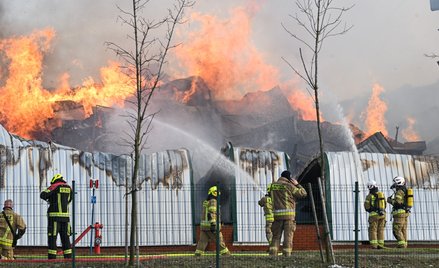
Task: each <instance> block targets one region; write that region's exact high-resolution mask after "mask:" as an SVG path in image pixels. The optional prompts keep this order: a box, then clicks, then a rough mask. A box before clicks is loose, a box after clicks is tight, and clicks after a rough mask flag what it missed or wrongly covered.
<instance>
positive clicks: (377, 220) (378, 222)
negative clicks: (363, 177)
mask: <svg viewBox="0 0 439 268" xmlns="http://www.w3.org/2000/svg"><path fill="white" fill-rule="evenodd" d="M367 188H368V189H369V194H368V195H367V196H366V200H365V201H364V209H365V210H366V211H367V212H369V242H370V245H371V246H372V248H373V249H383V248H384V228H385V227H386V200H385V197H384V193H383V192H380V191H378V187H377V183H376V181H370V182H368V183H367Z"/></svg>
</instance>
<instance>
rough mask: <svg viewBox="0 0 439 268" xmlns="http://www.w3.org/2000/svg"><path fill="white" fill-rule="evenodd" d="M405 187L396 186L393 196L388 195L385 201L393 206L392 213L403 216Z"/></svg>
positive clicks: (404, 210)
mask: <svg viewBox="0 0 439 268" xmlns="http://www.w3.org/2000/svg"><path fill="white" fill-rule="evenodd" d="M405 197H406V188H405V187H398V188H396V192H395V194H394V196H393V197H391V196H389V198H387V202H388V203H389V204H391V205H392V206H393V209H392V215H393V216H395V215H401V216H404V215H405V213H406V204H405V200H406V198H405Z"/></svg>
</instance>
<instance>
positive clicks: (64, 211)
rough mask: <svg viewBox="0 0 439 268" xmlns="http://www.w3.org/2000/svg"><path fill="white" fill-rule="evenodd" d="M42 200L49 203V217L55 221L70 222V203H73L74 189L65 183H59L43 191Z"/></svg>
mask: <svg viewBox="0 0 439 268" xmlns="http://www.w3.org/2000/svg"><path fill="white" fill-rule="evenodd" d="M40 198H41V199H43V200H46V201H47V202H49V208H48V209H47V216H48V217H49V218H51V219H53V220H55V221H59V222H69V221H70V213H69V203H70V202H71V201H72V188H70V186H69V185H68V184H67V183H66V182H65V181H57V182H55V183H53V184H52V185H50V187H48V188H47V189H46V190H44V191H42V192H41V194H40Z"/></svg>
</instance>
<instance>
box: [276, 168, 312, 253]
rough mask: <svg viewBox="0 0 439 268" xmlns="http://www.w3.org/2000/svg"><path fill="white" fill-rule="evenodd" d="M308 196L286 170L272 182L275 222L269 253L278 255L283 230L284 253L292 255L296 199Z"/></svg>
mask: <svg viewBox="0 0 439 268" xmlns="http://www.w3.org/2000/svg"><path fill="white" fill-rule="evenodd" d="M306 196H307V193H306V191H305V189H304V188H303V187H302V186H301V185H300V184H299V183H298V182H297V180H295V179H293V178H292V177H291V173H290V172H289V171H288V170H285V171H283V172H282V173H281V177H280V178H279V179H278V180H277V181H276V182H275V183H273V184H271V198H272V200H273V215H274V222H273V225H272V228H271V230H272V232H273V239H272V241H271V243H270V249H269V254H270V255H273V256H277V252H278V249H279V246H280V240H281V237H282V232H283V235H284V241H283V248H282V254H283V256H290V255H291V252H292V250H293V237H294V231H295V230H296V220H295V216H296V202H297V201H296V200H297V199H299V198H304V197H306Z"/></svg>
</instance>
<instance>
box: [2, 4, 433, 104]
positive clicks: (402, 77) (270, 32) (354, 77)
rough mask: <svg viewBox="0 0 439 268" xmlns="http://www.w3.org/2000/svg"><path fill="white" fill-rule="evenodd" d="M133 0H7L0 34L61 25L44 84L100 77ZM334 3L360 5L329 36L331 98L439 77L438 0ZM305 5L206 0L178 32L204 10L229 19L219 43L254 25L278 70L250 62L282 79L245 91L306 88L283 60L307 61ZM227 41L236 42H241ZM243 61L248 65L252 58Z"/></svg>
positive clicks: (323, 78)
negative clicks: (301, 14) (302, 39)
mask: <svg viewBox="0 0 439 268" xmlns="http://www.w3.org/2000/svg"><path fill="white" fill-rule="evenodd" d="M130 2H131V1H116V0H93V1H89V0H33V1H28V0H14V1H1V2H0V29H1V30H0V38H10V37H14V36H20V35H29V34H30V33H32V31H35V30H39V29H44V28H47V27H51V28H53V29H54V31H55V32H56V37H55V38H54V40H53V43H52V45H51V49H50V51H48V52H47V54H46V55H45V61H44V74H43V84H44V85H45V87H47V88H55V87H57V84H59V83H60V82H59V77H60V76H61V74H62V73H64V72H68V73H69V74H70V83H71V85H73V86H74V85H75V84H80V83H81V82H82V81H83V80H84V79H86V78H88V77H96V78H97V79H98V77H99V68H100V67H102V66H105V65H106V64H107V62H108V60H109V59H112V58H114V57H115V56H114V53H113V52H112V51H110V50H108V48H107V47H106V46H105V42H108V41H111V42H115V43H119V44H126V43H127V42H128V39H127V32H126V30H127V29H126V28H124V26H123V25H122V23H121V21H120V20H118V16H119V15H120V12H119V10H118V8H117V6H120V7H122V8H124V7H127V6H128V5H129V3H130ZM170 3H172V1H170V0H160V1H159V0H151V1H150V4H148V6H147V10H146V14H145V16H147V17H149V16H151V17H154V16H156V17H159V16H160V15H162V14H165V12H166V9H167V8H168V7H170ZM334 3H335V6H339V7H342V6H343V7H349V6H352V5H353V7H352V8H351V9H350V10H349V11H348V12H346V13H345V14H344V16H343V18H342V21H343V23H346V25H348V26H353V27H352V29H351V30H350V31H349V32H347V33H346V34H344V35H340V36H336V37H333V38H329V39H327V40H325V43H324V46H323V49H322V51H321V54H320V56H319V64H320V65H319V75H320V76H319V82H320V88H321V91H322V92H323V94H324V95H323V100H322V101H325V100H328V101H330V102H342V101H345V100H352V99H354V100H355V99H356V98H358V99H362V100H363V101H364V100H365V99H367V98H369V97H370V96H371V95H372V88H373V87H374V85H376V84H379V86H380V87H382V88H383V89H384V90H385V91H386V92H397V91H398V90H401V88H406V87H407V86H410V87H413V88H417V87H423V86H428V85H433V84H435V83H438V80H439V79H438V78H439V66H438V65H437V64H436V61H437V59H431V58H428V57H426V56H425V54H434V53H435V54H438V55H439V47H438V46H437V44H438V43H439V31H438V29H439V11H436V12H433V11H431V10H430V1H429V0H417V1H413V0H386V1H381V0H368V1H350V0H335V1H334ZM236 10H240V11H241V12H244V13H245V14H246V15H245V16H244V18H243V20H239V19H237V20H234V18H235V17H236V16H239V14H241V13H237V12H236ZM296 12H297V9H296V7H295V1H293V0H271V1H268V0H259V1H258V0H253V1H243V0H223V1H206V0H203V1H202V0H200V1H197V2H196V3H195V5H194V6H193V7H192V8H191V9H190V10H187V11H186V18H187V19H188V20H187V22H186V23H185V24H183V25H180V26H179V29H178V34H176V38H175V40H176V42H182V46H183V47H184V46H185V45H187V44H188V43H189V44H190V43H191V42H195V40H196V37H194V36H192V35H191V33H194V32H195V33H197V31H198V30H199V27H200V26H199V22H200V21H199V20H198V23H197V19H196V18H198V19H200V18H203V19H207V20H211V21H212V22H215V23H218V24H222V25H223V27H225V28H220V27H216V26H215V25H214V26H215V27H213V28H212V29H219V31H221V32H220V33H219V34H218V36H217V37H215V36H213V37H212V36H209V38H215V41H217V42H219V44H223V43H222V42H224V40H227V39H228V37H227V34H228V33H231V32H235V30H237V29H238V28H239V29H240V30H245V32H243V33H241V34H244V35H248V40H246V41H245V42H243V41H242V40H241V42H242V43H241V45H242V46H246V47H248V48H250V49H251V53H249V54H250V55H251V56H253V55H257V57H256V59H257V60H258V62H262V64H263V65H265V67H266V66H268V67H269V68H263V69H260V66H255V65H254V64H255V63H254V62H253V63H252V65H250V67H251V66H255V68H254V69H255V70H254V71H255V72H262V71H264V72H265V71H267V72H268V73H270V74H272V76H277V79H274V80H271V79H265V78H264V77H262V76H261V77H259V78H258V79H261V80H264V81H265V83H260V84H257V83H256V82H255V83H253V84H251V85H240V86H241V88H245V89H244V90H243V92H241V93H242V94H244V93H246V92H248V91H255V90H268V89H270V88H271V87H274V86H276V84H288V83H293V84H294V85H295V86H297V87H300V88H302V89H304V88H305V85H304V84H303V83H302V82H301V81H300V79H298V77H297V76H296V75H295V74H294V73H293V72H292V70H291V68H290V67H289V66H288V64H287V63H286V62H285V60H283V58H284V59H286V60H287V61H288V62H289V63H291V64H292V65H294V66H299V65H298V63H299V53H298V51H299V48H300V47H302V45H301V44H300V43H299V42H298V41H297V40H295V39H293V38H291V37H290V36H289V34H288V33H287V32H286V31H285V30H284V29H283V28H282V26H281V24H284V25H286V26H287V27H288V28H289V29H291V30H292V31H294V32H296V31H297V32H299V33H300V30H299V28H298V27H297V25H296V24H295V23H294V21H292V20H291V17H290V15H294V14H296ZM193 14H198V16H194V15H193ZM237 14H238V15H237ZM241 15H242V14H241ZM203 16H204V17H203ZM194 18H195V19H194ZM234 21H235V23H233V22H234ZM229 22H230V25H232V26H231V29H230V32H229V31H228V30H227V26H224V25H227V23H229ZM224 29H226V30H224ZM198 33H199V32H198ZM198 37H199V36H198ZM229 38H230V37H229ZM237 39H239V37H238V36H237ZM225 44H226V43H225V42H224V45H225ZM227 44H228V45H233V42H232V43H230V42H227ZM234 53H236V51H235V52H234ZM181 60H182V59H181V57H180V58H179V57H176V56H175V55H172V56H171V57H170V58H169V66H168V67H169V70H173V69H174V67H175V66H176V65H178V62H179V61H181ZM238 67H239V68H242V69H245V68H249V66H248V65H247V66H244V65H242V66H241V65H240V66H238ZM249 69H251V68H249ZM169 70H168V71H169ZM245 70H246V72H247V71H249V72H250V71H251V70H247V69H245ZM180 71H181V70H180ZM185 71H186V73H184V72H177V71H175V70H174V71H172V74H173V75H175V76H177V73H178V75H181V76H184V75H187V76H190V75H194V73H190V70H188V69H186V70H185ZM169 72H171V71H169ZM255 76H256V74H255ZM176 78H178V77H176ZM255 79H256V78H255ZM258 86H259V87H266V88H258ZM325 98H326V99H325Z"/></svg>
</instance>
